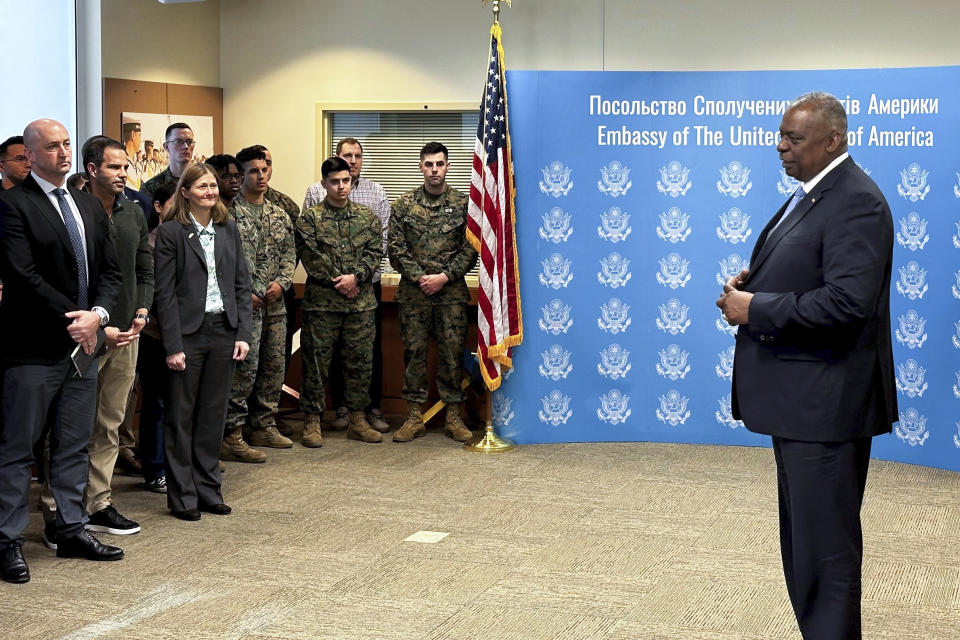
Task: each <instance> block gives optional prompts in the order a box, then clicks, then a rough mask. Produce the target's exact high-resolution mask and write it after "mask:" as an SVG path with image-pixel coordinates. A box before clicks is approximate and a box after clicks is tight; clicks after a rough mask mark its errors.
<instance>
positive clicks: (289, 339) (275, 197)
mask: <svg viewBox="0 0 960 640" xmlns="http://www.w3.org/2000/svg"><path fill="white" fill-rule="evenodd" d="M253 148H254V149H259V150H261V151H263V153H264V155H266V156H267V192H266V193H265V194H264V196H263V197H264V198H266V199H267V201H269V202H272V203H273V204H275V205H277V206H278V207H280V208H281V209H283V211H285V212H286V214H287V215H288V216H289V217H290V223H291V224H293V225H296V224H297V218H298V217H300V207H299V206H298V205H297V203H296V202H294V201H293V198H291V197H290V196H288V195H286V194H285V193H281V192H279V191H277V190H276V189H274V188H273V187H271V186H270V180H271V179H272V178H273V157H272V156H271V155H270V149H267V148H266V147H265V146H263V145H262V144H255V145H253ZM299 261H300V256H299V254H298V255H297V256H296V257H295V262H294V264H296V262H299ZM283 304H284V307H285V308H286V313H287V329H286V331H287V333H286V335H285V336H284V343H283V344H284V348H283V366H284V373H286V370H287V368H288V367H289V366H290V354H291V352H292V350H293V334H295V333H296V332H297V327H296V321H297V311H299V310H300V298H298V297H297V295H296V292H295V291H294V289H293V287H290V288H289V289H287V290H286V291H284V293H283ZM277 426H278V428H279V429H280V430H281V432H282V433H283V434H284V435H287V436H289V435H290V434H291V433H292V429H290V428H289V427H287V426H285V425H284V424H283V423H282V422H281V423H278V425H277Z"/></svg>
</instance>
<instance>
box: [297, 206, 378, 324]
mask: <svg viewBox="0 0 960 640" xmlns="http://www.w3.org/2000/svg"><path fill="white" fill-rule="evenodd" d="M381 232H382V229H381V226H380V220H379V219H378V218H377V216H376V215H375V214H374V213H373V211H371V210H370V209H369V208H368V207H365V206H363V205H360V204H357V203H356V202H352V201H350V200H348V201H347V204H346V206H344V207H343V208H341V209H336V208H334V207H331V206H330V205H329V204H327V201H326V200H324V201H323V202H321V203H320V204H317V205H314V206H312V207H310V208H309V209H305V210H304V211H303V212H302V213H301V214H300V217H299V218H297V223H296V237H297V252H298V253H299V254H300V259H301V261H302V262H303V268H304V269H306V271H307V275H308V276H309V277H308V278H307V286H306V291H305V292H304V294H303V309H304V310H305V311H338V312H350V311H369V310H371V309H375V308H376V307H377V298H376V296H375V295H374V294H373V273H374V271H376V269H377V267H378V266H379V265H380V259H381V258H382V257H383V249H382V248H381V247H380V234H381ZM349 273H352V274H354V275H356V277H357V283H358V284H359V285H360V293H359V295H357V297H356V298H354V299H352V300H351V299H349V298H347V297H346V296H344V295H342V294H340V292H338V291H337V290H336V289H334V288H333V278H335V277H337V276H339V275H343V274H349Z"/></svg>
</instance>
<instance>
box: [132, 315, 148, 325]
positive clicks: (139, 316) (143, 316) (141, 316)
mask: <svg viewBox="0 0 960 640" xmlns="http://www.w3.org/2000/svg"><path fill="white" fill-rule="evenodd" d="M134 319H136V320H143V321H144V325H143V326H145V327H146V326H149V325H150V316H148V315H147V314H145V313H138V314H137V315H135V316H134Z"/></svg>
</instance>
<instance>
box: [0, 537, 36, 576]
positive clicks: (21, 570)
mask: <svg viewBox="0 0 960 640" xmlns="http://www.w3.org/2000/svg"><path fill="white" fill-rule="evenodd" d="M0 578H3V581H4V582H14V583H17V584H19V583H22V582H30V567H28V566H27V561H26V560H24V559H23V551H21V550H20V545H19V544H17V543H16V542H11V543H9V544H6V545H4V546H3V548H2V550H0Z"/></svg>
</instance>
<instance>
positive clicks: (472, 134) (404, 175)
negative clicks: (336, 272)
mask: <svg viewBox="0 0 960 640" xmlns="http://www.w3.org/2000/svg"><path fill="white" fill-rule="evenodd" d="M328 117H329V120H328V122H329V134H330V149H329V151H330V155H334V154H335V152H336V149H337V142H338V141H339V140H342V139H343V138H356V139H357V140H359V141H360V144H362V145H363V169H362V174H361V175H363V177H364V178H367V179H368V180H373V181H374V182H379V183H380V185H381V186H382V187H383V188H384V189H385V190H386V192H387V197H388V198H390V201H391V202H393V201H394V200H396V199H397V198H398V197H399V196H400V195H402V194H404V193H406V192H407V191H410V190H411V189H416V188H417V187H419V186H420V185H422V184H423V174H422V173H421V172H420V169H419V168H418V167H417V164H418V163H419V161H420V148H421V147H422V146H423V145H425V144H426V143H428V142H432V141H436V142H441V143H443V144H444V146H446V147H447V151H448V153H449V155H448V160H449V162H450V169H449V171H448V172H447V184H449V185H450V186H451V187H453V188H454V189H457V190H459V191H461V192H463V193H470V170H471V167H472V165H473V143H474V140H476V137H477V125H478V123H479V119H480V114H479V112H478V111H339V112H338V111H332V112H330V113H329V114H328ZM381 267H382V271H383V272H384V273H391V272H392V271H393V269H391V268H390V264H389V262H388V261H387V259H386V258H384V260H383V263H382V265H381ZM467 275H468V277H470V276H476V275H477V269H476V267H474V269H473V270H471V271H470V273H469V274H467Z"/></svg>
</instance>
